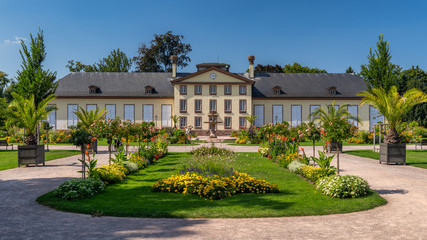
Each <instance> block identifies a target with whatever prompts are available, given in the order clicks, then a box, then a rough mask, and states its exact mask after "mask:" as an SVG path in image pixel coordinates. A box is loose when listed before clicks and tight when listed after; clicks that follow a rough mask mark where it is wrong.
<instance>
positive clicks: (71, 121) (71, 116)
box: [67, 104, 79, 127]
mask: <svg viewBox="0 0 427 240" xmlns="http://www.w3.org/2000/svg"><path fill="white" fill-rule="evenodd" d="M78 107H79V106H78V105H77V104H68V111H67V115H68V117H67V118H68V121H67V126H68V127H71V126H74V127H75V126H77V120H78V119H77V115H76V114H75V112H77V109H78Z"/></svg>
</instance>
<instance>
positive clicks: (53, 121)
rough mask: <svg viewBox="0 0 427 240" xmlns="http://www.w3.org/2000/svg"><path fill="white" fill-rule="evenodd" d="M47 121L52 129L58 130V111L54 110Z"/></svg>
mask: <svg viewBox="0 0 427 240" xmlns="http://www.w3.org/2000/svg"><path fill="white" fill-rule="evenodd" d="M47 120H48V122H49V125H50V126H51V127H52V129H56V110H53V111H52V112H50V113H49V115H48V116H47Z"/></svg>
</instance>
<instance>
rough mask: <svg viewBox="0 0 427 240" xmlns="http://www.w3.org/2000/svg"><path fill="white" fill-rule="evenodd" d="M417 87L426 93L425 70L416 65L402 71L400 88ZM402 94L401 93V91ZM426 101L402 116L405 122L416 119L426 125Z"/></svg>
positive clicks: (426, 74)
mask: <svg viewBox="0 0 427 240" xmlns="http://www.w3.org/2000/svg"><path fill="white" fill-rule="evenodd" d="M412 88H417V89H419V90H421V91H423V92H424V93H427V72H425V71H424V70H422V69H421V68H419V67H418V66H416V67H414V66H412V68H410V69H408V70H405V71H403V72H402V85H401V87H400V89H404V90H409V89H412ZM401 94H402V93H401ZM426 116H427V103H422V104H418V105H415V106H414V108H412V109H411V110H409V112H408V113H407V114H406V116H405V117H404V119H403V120H404V121H405V122H412V121H416V122H418V124H419V125H422V126H424V127H427V117H426Z"/></svg>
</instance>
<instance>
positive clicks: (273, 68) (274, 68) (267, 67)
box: [254, 64, 283, 73]
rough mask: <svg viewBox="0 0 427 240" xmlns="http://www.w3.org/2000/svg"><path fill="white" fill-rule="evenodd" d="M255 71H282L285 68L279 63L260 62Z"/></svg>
mask: <svg viewBox="0 0 427 240" xmlns="http://www.w3.org/2000/svg"><path fill="white" fill-rule="evenodd" d="M254 72H255V73H282V72H283V68H282V67H281V66H280V65H278V64H276V65H275V66H273V65H261V64H258V65H256V66H255V68H254Z"/></svg>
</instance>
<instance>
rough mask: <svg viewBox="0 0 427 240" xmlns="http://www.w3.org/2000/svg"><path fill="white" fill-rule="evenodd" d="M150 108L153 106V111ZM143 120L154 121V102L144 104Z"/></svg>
mask: <svg viewBox="0 0 427 240" xmlns="http://www.w3.org/2000/svg"><path fill="white" fill-rule="evenodd" d="M146 108H147V109H146ZM150 108H151V111H150ZM149 113H150V114H149ZM142 121H144V122H153V121H154V105H153V104H143V105H142Z"/></svg>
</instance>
